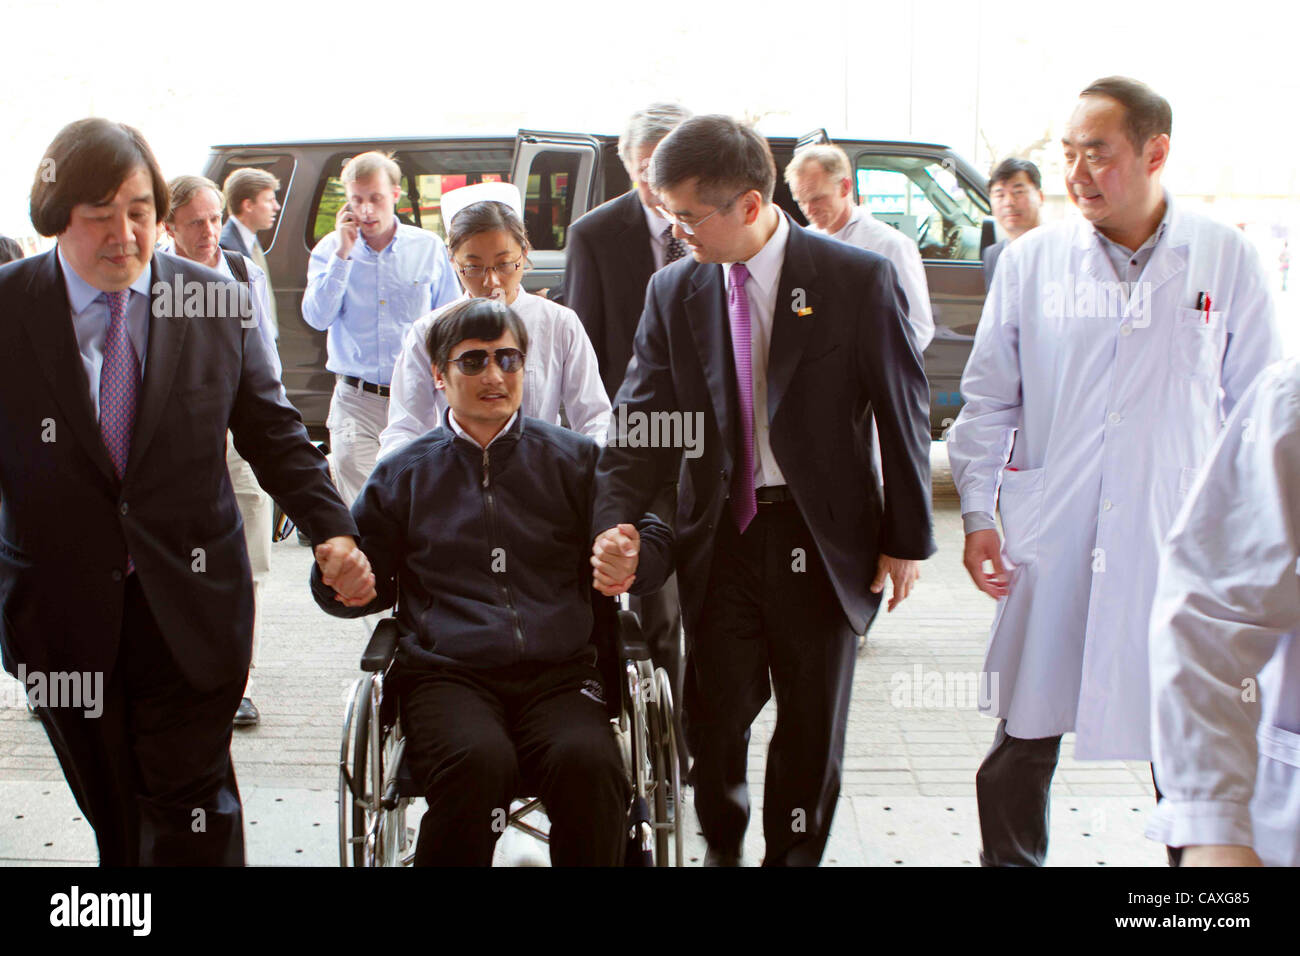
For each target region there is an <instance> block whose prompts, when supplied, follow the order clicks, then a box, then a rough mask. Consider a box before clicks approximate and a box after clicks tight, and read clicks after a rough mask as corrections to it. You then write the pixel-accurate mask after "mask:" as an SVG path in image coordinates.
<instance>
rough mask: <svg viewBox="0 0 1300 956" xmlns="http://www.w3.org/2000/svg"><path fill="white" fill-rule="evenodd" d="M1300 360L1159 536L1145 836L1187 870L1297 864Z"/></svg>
mask: <svg viewBox="0 0 1300 956" xmlns="http://www.w3.org/2000/svg"><path fill="white" fill-rule="evenodd" d="M1298 562H1300V361H1297V360H1294V359H1292V360H1289V361H1286V362H1279V363H1278V364H1276V365H1274V366H1271V367H1270V368H1268V369H1267V370H1265V371H1264V372H1262V373H1261V374H1260V376H1259V378H1258V379H1256V382H1255V385H1254V387H1253V388H1252V389H1251V391H1250V392H1248V393H1247V394H1246V396H1245V397H1244V398H1242V400H1241V403H1240V404H1239V405H1238V406H1237V409H1236V411H1234V412H1233V414H1232V418H1230V419H1229V420H1228V424H1227V425H1226V426H1225V428H1224V431H1223V437H1222V438H1221V439H1220V440H1219V443H1218V444H1217V445H1216V446H1215V448H1214V451H1213V452H1212V453H1211V456H1210V461H1209V463H1208V464H1207V465H1206V468H1205V472H1204V473H1203V474H1202V475H1201V477H1200V479H1199V480H1198V481H1197V483H1196V485H1195V486H1194V487H1193V488H1192V491H1191V493H1190V494H1189V495H1188V501H1187V504H1186V505H1184V507H1183V510H1182V511H1181V512H1180V513H1179V515H1178V519H1177V521H1176V522H1175V523H1174V527H1173V530H1172V531H1171V532H1170V535H1169V540H1168V541H1167V542H1166V544H1165V548H1164V552H1163V556H1162V560H1161V564H1160V576H1159V581H1158V583H1157V586H1156V598H1155V606H1154V608H1153V609H1152V613H1151V648H1150V653H1151V700H1152V705H1153V715H1152V716H1153V738H1154V741H1155V772H1156V779H1157V780H1159V781H1160V789H1161V791H1163V793H1162V799H1161V801H1160V805H1159V806H1158V807H1157V808H1156V810H1155V811H1154V813H1153V814H1152V816H1151V818H1150V821H1149V824H1148V826H1147V835H1148V836H1150V837H1151V838H1152V839H1155V840H1159V841H1161V842H1162V843H1165V844H1167V845H1169V846H1181V847H1184V850H1183V857H1182V865H1183V866H1196V865H1204V866H1225V865H1234V864H1237V865H1250V864H1258V863H1260V862H1261V861H1262V862H1263V863H1265V864H1267V865H1270V866H1300V576H1298V575H1297V569H1298V568H1300V563H1298Z"/></svg>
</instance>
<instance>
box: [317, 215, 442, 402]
mask: <svg viewBox="0 0 1300 956" xmlns="http://www.w3.org/2000/svg"><path fill="white" fill-rule="evenodd" d="M338 245H339V235H338V232H337V231H335V232H331V233H330V234H329V235H328V236H326V237H325V238H324V239H322V240H321V241H320V242H318V243H316V248H315V249H313V250H312V252H311V263H310V264H309V265H308V266H307V289H306V291H305V292H304V293H303V297H302V317H303V319H304V320H305V321H306V322H307V324H308V325H310V326H311V327H312V328H313V329H318V330H320V331H325V330H326V329H328V330H329V338H328V340H327V348H328V351H329V359H328V361H327V362H326V364H325V367H326V368H327V369H329V370H330V371H331V372H333V373H334V374H336V375H355V376H356V377H357V378H360V379H364V380H365V381H367V382H372V383H373V384H375V385H389V384H391V383H392V378H393V365H394V364H395V363H396V362H397V357H398V355H400V354H401V351H402V341H403V339H404V337H405V336H406V330H407V329H409V328H410V327H411V323H413V322H414V321H415V320H416V319H418V318H419V317H420V316H422V315H424V314H426V313H428V312H431V311H433V310H434V309H436V308H438V307H439V306H441V305H444V304H445V303H448V302H451V301H452V300H454V299H456V298H458V297H459V296H460V285H459V283H458V282H457V281H456V275H455V272H454V271H453V270H452V266H451V259H450V258H449V257H448V256H447V248H446V246H444V245H443V242H442V240H441V239H440V238H438V236H437V235H435V234H434V233H432V232H428V231H427V230H424V229H420V228H418V227H416V226H408V225H406V224H404V223H398V225H397V232H396V234H394V236H393V238H392V241H391V242H389V243H388V245H386V246H385V247H384V248H383V251H381V252H375V251H374V250H373V249H371V248H370V246H369V245H367V244H366V240H365V239H364V238H361V237H358V239H357V241H356V244H355V245H354V246H353V247H352V255H351V256H349V257H348V258H347V259H340V258H339V257H338V256H337V255H335V254H334V253H335V250H336V249H338Z"/></svg>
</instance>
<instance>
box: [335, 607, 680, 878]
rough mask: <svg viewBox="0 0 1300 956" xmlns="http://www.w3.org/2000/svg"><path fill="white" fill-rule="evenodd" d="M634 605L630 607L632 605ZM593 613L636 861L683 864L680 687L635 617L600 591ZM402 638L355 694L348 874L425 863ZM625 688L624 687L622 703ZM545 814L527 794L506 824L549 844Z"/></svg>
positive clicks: (369, 655) (387, 637)
mask: <svg viewBox="0 0 1300 956" xmlns="http://www.w3.org/2000/svg"><path fill="white" fill-rule="evenodd" d="M626 600H627V599H626V597H624V598H622V599H621V602H622V604H623V605H626ZM592 610H593V612H594V617H595V626H594V628H593V633H592V640H593V643H594V644H595V645H596V651H597V656H596V660H597V666H598V668H599V669H600V672H601V676H602V678H603V679H604V683H605V689H606V698H607V701H606V707H607V709H608V711H609V715H610V725H611V731H612V732H613V733H614V735H615V738H616V739H617V741H618V744H619V750H620V751H621V752H622V754H623V761H624V766H625V767H626V769H627V772H628V782H629V784H630V789H631V791H632V798H631V802H630V805H629V808H628V811H629V812H628V827H627V833H626V835H627V837H628V843H629V852H628V863H629V864H630V865H643V866H670V865H673V866H681V865H682V860H683V846H682V845H683V839H684V833H683V827H682V822H681V821H682V806H683V802H682V800H683V798H682V785H681V771H680V764H679V753H678V745H677V733H676V729H675V728H676V726H677V725H676V722H675V720H674V714H673V700H672V684H671V682H670V681H669V678H668V674H667V672H666V671H665V670H664V669H663V668H662V667H661V668H657V669H656V668H655V667H654V666H653V664H652V663H651V660H650V651H649V648H648V647H647V646H646V644H645V641H644V640H643V639H642V636H641V625H640V622H639V621H638V620H637V617H636V615H635V614H633V613H632V612H631V611H629V610H627V609H626V607H625V606H620V603H619V602H618V601H616V600H615V599H613V598H605V597H603V596H601V595H599V594H596V593H594V592H593V595H592ZM401 633H402V632H401V625H400V624H399V623H398V622H397V620H396V618H393V617H389V618H385V619H384V620H382V621H380V623H379V625H378V626H377V627H376V628H375V631H374V633H373V634H372V635H371V638H370V642H369V643H368V644H367V645H366V649H365V652H364V653H363V654H362V656H361V670H362V671H363V674H362V676H361V677H358V678H357V680H356V681H355V682H354V683H353V685H352V689H351V691H350V692H349V695H348V700H347V706H346V709H345V711H344V715H343V741H342V745H341V748H340V752H339V865H340V866H342V867H354V866H357V867H371V866H409V865H410V864H411V862H412V861H413V859H414V857H415V832H416V831H415V829H414V827H408V826H407V822H406V817H407V812H408V810H409V809H410V806H411V803H412V802H413V801H415V800H422V799H423V797H424V792H423V790H422V789H421V787H420V786H419V784H418V782H417V781H416V780H415V778H414V777H413V775H412V774H411V772H410V768H409V767H408V766H407V761H406V760H405V757H404V754H405V748H406V741H405V738H404V737H403V735H402V727H401V719H400V715H399V713H398V706H397V700H396V697H397V695H396V693H393V694H385V693H384V689H385V684H386V682H387V681H388V679H389V677H390V674H391V671H392V667H393V656H394V654H395V653H396V650H397V643H398V640H399V638H400V637H401ZM615 687H619V688H620V693H619V694H617V695H615V694H614V693H613V689H614V688H615ZM544 809H545V808H544V807H543V806H542V803H541V801H540V800H539V799H537V798H536V797H530V796H528V795H526V794H523V795H520V797H519V799H516V800H515V801H514V803H513V804H512V807H511V810H510V812H509V815H508V817H507V818H506V820H505V821H504V826H509V827H513V828H515V829H517V830H519V831H521V832H523V833H526V834H528V835H530V836H532V837H535V838H536V839H538V840H540V841H542V842H543V843H548V842H549V838H548V834H547V832H546V831H545V830H544V829H542V828H541V827H539V826H536V825H534V823H533V822H531V821H530V818H533V817H534V815H535V813H536V812H537V811H539V810H544ZM539 822H540V821H539ZM504 826H503V827H502V829H503V830H504ZM670 851H671V854H670ZM670 855H671V862H670Z"/></svg>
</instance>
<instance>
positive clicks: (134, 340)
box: [58, 246, 153, 421]
mask: <svg viewBox="0 0 1300 956" xmlns="http://www.w3.org/2000/svg"><path fill="white" fill-rule="evenodd" d="M58 256H59V267H60V268H61V269H62V270H63V283H64V285H65V286H66V287H67V290H68V307H69V309H70V311H71V313H72V330H73V332H75V333H76V336H77V349H78V351H80V352H81V365H82V367H83V368H84V369H85V370H86V378H88V379H89V380H90V404H91V406H92V407H93V408H94V409H95V420H96V421H99V373H100V370H101V369H102V368H103V367H104V337H105V336H106V335H107V334H108V322H109V318H110V316H109V314H108V297H107V295H106V294H105V293H104V292H102V291H101V290H99V289H96V288H95V287H94V286H93V285H91V284H90V283H89V282H87V281H86V280H85V279H83V278H81V276H79V275H77V273H76V271H75V270H74V269H73V268H72V266H71V265H69V264H68V260H67V259H66V258H64V255H63V247H62V246H60V247H59V250H58ZM152 275H153V269H152V268H151V267H147V268H145V270H144V271H143V272H141V273H140V276H139V278H137V279H136V280H135V281H134V282H132V283H131V288H130V292H131V294H130V295H129V296H128V297H127V300H126V331H127V334H128V335H130V336H131V344H132V345H134V346H135V354H136V356H137V357H138V358H139V359H140V380H141V381H142V382H143V381H144V360H145V353H146V352H147V351H148V350H149V303H150V301H151V298H152V297H151V295H150V290H149V282H150V278H151V276H152Z"/></svg>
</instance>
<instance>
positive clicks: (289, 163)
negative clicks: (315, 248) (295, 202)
mask: <svg viewBox="0 0 1300 956" xmlns="http://www.w3.org/2000/svg"><path fill="white" fill-rule="evenodd" d="M295 165H296V164H295V162H294V158H293V157H292V156H289V155H287V154H284V153H247V154H240V153H234V154H231V155H229V156H227V157H225V162H224V163H223V164H222V166H221V169H220V170H218V172H217V175H216V177H214V180H213V181H214V182H215V183H216V184H217V185H218V186H225V185H226V180H227V179H228V178H229V177H230V174H231V173H233V172H234V171H235V170H237V169H246V168H249V167H251V168H253V169H263V170H266V172H268V173H270V174H271V175H272V176H274V177H275V178H276V179H278V180H279V181H280V188H279V189H277V190H276V191H275V201H276V202H278V203H279V204H280V205H281V207H283V206H284V205H285V201H286V197H288V195H289V189H290V186H291V184H292V183H293V171H294V167H295ZM279 230H280V217H279V216H276V217H275V222H274V223H273V224H272V225H271V228H270V229H263V230H262V231H261V232H259V233H258V234H257V241H258V244H259V245H261V247H262V250H263V251H264V252H270V251H271V247H272V246H274V245H275V237H276V233H278V232H279Z"/></svg>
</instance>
